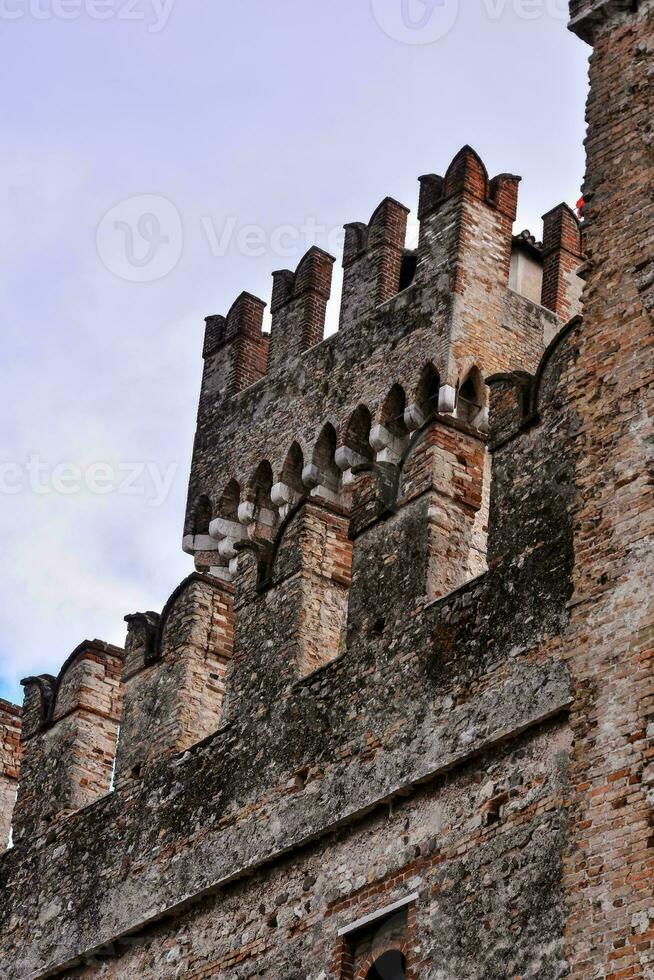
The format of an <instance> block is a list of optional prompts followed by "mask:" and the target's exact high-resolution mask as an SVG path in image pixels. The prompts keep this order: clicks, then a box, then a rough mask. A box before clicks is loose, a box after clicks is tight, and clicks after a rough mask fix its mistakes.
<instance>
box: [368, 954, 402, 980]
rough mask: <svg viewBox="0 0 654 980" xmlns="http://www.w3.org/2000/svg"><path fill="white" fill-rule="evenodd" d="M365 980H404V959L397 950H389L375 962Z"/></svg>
mask: <svg viewBox="0 0 654 980" xmlns="http://www.w3.org/2000/svg"><path fill="white" fill-rule="evenodd" d="M366 980H406V959H405V958H404V955H403V954H402V953H400V951H399V950H398V949H391V950H389V951H388V952H387V953H384V954H383V956H380V957H379V959H377V960H375V962H374V963H373V965H372V966H371V967H370V969H369V970H368V972H367V974H366Z"/></svg>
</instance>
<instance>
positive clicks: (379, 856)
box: [0, 0, 654, 980]
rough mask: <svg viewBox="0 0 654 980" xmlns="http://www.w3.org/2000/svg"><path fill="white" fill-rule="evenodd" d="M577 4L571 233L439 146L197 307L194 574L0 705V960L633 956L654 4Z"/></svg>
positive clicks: (645, 931) (588, 964)
mask: <svg viewBox="0 0 654 980" xmlns="http://www.w3.org/2000/svg"><path fill="white" fill-rule="evenodd" d="M573 17H574V18H576V19H575V20H573V27H574V28H575V29H576V30H578V31H579V33H581V34H582V36H583V35H586V36H588V37H592V38H593V39H594V40H595V42H596V50H595V53H594V56H593V58H592V60H591V95H590V99H589V109H588V119H589V134H588V140H587V147H588V161H589V162H588V166H589V174H588V177H587V179H586V183H585V187H584V197H585V200H586V202H587V204H586V207H585V208H584V214H585V215H586V214H587V215H588V220H585V221H584V225H583V228H582V227H580V225H579V222H578V221H577V219H576V216H575V215H574V214H573V213H572V211H571V210H570V209H569V208H567V206H565V205H560V206H559V207H557V208H555V209H553V210H552V211H550V212H548V213H547V214H546V216H545V219H544V234H543V241H542V243H539V242H538V241H537V240H536V238H535V237H534V236H533V235H531V234H530V233H528V232H524V233H522V234H520V235H514V233H513V227H512V225H513V218H514V215H515V205H516V194H517V178H515V177H513V176H511V175H502V176H500V177H499V178H496V179H495V180H489V178H488V174H487V173H486V170H485V167H484V166H483V164H482V162H481V161H480V160H479V158H478V157H477V155H476V154H475V153H474V152H473V151H472V150H470V149H469V148H468V147H466V148H464V150H463V151H461V153H460V154H459V155H458V156H457V158H456V159H455V161H454V163H453V164H452V165H451V166H450V168H448V170H447V171H446V175H445V177H443V178H440V177H437V176H433V177H428V178H423V180H422V182H421V204H420V238H419V245H418V249H417V250H416V251H415V252H408V251H407V249H406V248H405V247H404V222H405V219H406V212H405V209H404V208H403V207H402V206H401V205H399V204H397V202H395V201H393V200H391V199H387V200H386V201H385V202H384V203H383V205H382V206H381V208H380V209H377V211H376V212H375V215H373V220H372V221H371V222H370V223H369V224H368V225H367V226H364V225H361V226H351V227H350V228H349V229H348V232H347V242H346V258H345V265H346V268H345V272H346V273H347V274H348V276H349V279H348V285H347V292H346V298H345V304H344V312H345V316H344V318H343V319H342V322H341V330H339V332H338V333H337V334H336V335H334V336H333V337H330V338H328V339H327V340H325V341H323V342H317V340H318V338H319V334H320V330H321V326H320V325H321V324H322V323H323V322H324V309H325V304H326V302H327V298H328V296H329V292H330V282H331V271H332V261H333V260H332V259H331V257H330V256H327V255H326V254H325V253H323V252H321V251H320V250H318V249H314V250H310V252H309V253H308V255H307V256H305V258H304V259H303V260H302V262H301V263H300V264H299V266H298V269H297V270H296V271H295V272H294V273H292V272H288V271H283V272H280V273H277V274H276V276H275V279H274V294H273V303H272V307H273V337H272V339H271V341H270V358H269V360H268V362H267V363H264V356H263V355H264V352H267V347H266V344H267V343H268V341H267V339H264V338H263V334H262V331H261V317H262V309H263V303H262V302H261V301H260V300H256V298H254V297H251V296H248V295H247V294H243V295H242V296H241V297H240V298H239V300H238V301H237V303H236V304H235V306H234V307H233V309H232V311H231V312H230V314H229V315H228V316H227V317H226V318H225V319H224V320H223V319H222V318H217V319H215V321H214V322H213V323H212V324H209V325H208V337H207V343H206V345H205V354H206V357H205V368H204V378H203V386H202V393H201V400H200V410H199V414H198V429H197V434H196V440H195V450H194V456H193V465H192V473H191V480H190V487H189V499H188V509H187V517H186V525H185V537H184V547H185V549H186V550H187V551H188V552H189V553H190V554H192V555H193V557H194V560H195V564H196V571H195V572H194V573H192V574H191V575H190V576H189V577H188V578H187V579H185V581H184V582H182V583H181V585H179V586H178V587H177V588H176V589H175V590H174V592H173V594H172V595H171V597H170V599H169V601H168V602H167V603H166V605H165V607H164V609H163V610H162V612H161V614H158V613H156V612H145V613H136V614H132V615H129V616H128V617H127V626H128V635H127V642H126V646H125V651H124V652H123V651H122V650H119V649H117V648H115V647H108V646H106V645H104V644H101V643H99V642H97V641H93V642H91V643H88V642H86V643H83V644H81V646H80V647H78V648H77V650H76V651H75V652H74V654H73V655H72V656H71V657H70V658H69V660H68V661H67V663H66V664H65V665H64V668H63V669H62V671H61V672H60V674H59V676H58V677H57V678H53V677H50V676H47V675H44V676H42V677H39V678H31V679H28V681H26V682H25V683H26V686H25V705H24V708H23V710H22V712H21V711H20V709H17V708H15V707H14V706H11V705H7V704H6V703H0V718H1V719H2V723H3V742H2V744H3V756H2V758H0V767H1V768H0V791H2V792H4V790H3V786H4V788H5V789H6V788H7V787H8V788H9V792H10V793H11V792H12V791H13V786H14V784H15V782H16V774H17V760H18V758H19V756H20V755H21V753H22V760H21V766H20V789H19V795H18V803H17V806H16V811H15V815H14V841H15V846H14V847H13V848H9V849H7V850H6V851H5V852H4V853H3V854H2V855H1V856H0V877H1V880H2V887H1V888H0V894H2V895H3V897H4V898H5V901H4V902H0V934H1V935H2V942H1V943H0V975H1V976H2V977H3V978H4V977H6V978H7V980H24V978H30V980H37V978H42V977H43V978H45V977H72V976H76V977H80V978H84V980H92V978H95V977H100V976H102V977H104V978H106V980H121V978H125V977H147V978H150V977H152V978H155V977H156V978H159V977H168V976H173V975H174V976H180V977H181V976H185V977H189V978H193V980H203V978H207V977H210V976H212V977H232V976H233V977H236V976H242V977H246V976H247V977H254V976H259V977H270V978H277V977H280V978H282V977H283V978H299V977H300V976H302V977H309V976H311V977H319V976H320V977H323V978H325V980H375V978H378V977H379V976H382V975H386V974H389V973H390V972H392V973H393V975H394V976H397V977H402V978H403V980H418V978H421V980H422V978H423V977H427V976H432V975H435V972H434V971H436V973H438V975H439V976H441V975H442V976H447V977H466V978H467V977H470V978H481V977H489V978H490V977H493V978H495V977H497V978H499V977H525V978H526V977H543V978H549V977H552V978H554V977H560V976H563V975H565V976H569V977H570V978H571V980H588V978H589V977H591V976H592V977H599V976H603V977H612V978H616V980H617V978H618V977H620V978H622V977H624V978H627V977H630V978H633V980H646V978H649V977H650V976H651V971H652V963H653V962H654V911H653V910H652V882H653V881H654V846H653V845H654V841H653V839H652V813H653V809H652V787H653V786H654V765H653V759H654V697H653V689H652V669H653V667H654V647H653V644H652V636H653V635H654V603H653V601H652V596H654V562H653V559H652V555H653V551H652V547H651V543H652V536H653V530H654V499H653V496H652V480H651V462H652V452H651V449H652V420H653V419H654V377H653V375H652V363H653V354H654V330H653V325H654V319H653V315H652V314H653V302H652V276H651V271H652V269H653V268H654V257H653V256H654V236H653V235H652V228H653V226H654V201H653V200H652V195H651V187H652V153H651V119H652V111H651V109H652V104H653V100H652V96H653V95H654V65H653V63H652V62H653V59H654V47H653V46H652V43H651V40H652V37H653V36H654V30H653V28H654V0H642V2H638V3H636V2H635V0H634V3H633V4H631V5H627V4H622V3H618V2H617V0H616V2H610V0H579V2H576V0H573ZM626 197H628V198H629V202H630V205H629V207H628V208H626V207H624V206H623V205H624V201H625V198H626ZM582 232H583V240H584V241H583V245H584V251H585V253H586V261H585V264H584V268H583V276H584V278H585V281H586V287H585V292H584V311H583V317H582V316H581V315H579V312H578V308H579V306H580V302H579V296H578V290H579V281H578V270H579V265H578V263H579V262H580V260H581V253H582V246H581V234H582ZM537 297H540V301H539V300H538V299H537ZM548 307H549V308H548ZM571 311H572V312H573V313H574V315H573V316H572V317H571V318H570V319H569V320H568V322H564V321H565V318H566V317H567V315H568V313H570V312H571ZM255 354H256V356H255ZM253 366H254V367H253ZM254 368H256V370H255V369H254ZM255 376H256V377H255ZM491 472H492V481H491ZM118 725H120V739H118V737H117V735H118ZM21 727H22V738H21V746H20V747H19V746H18V742H17V738H18V732H19V730H20V728H21ZM116 743H117V744H116ZM2 773H4V774H5V778H6V780H9V782H5V783H4V784H3V783H2V778H3V776H2ZM12 781H13V782H12ZM2 800H3V797H2V796H0V801H2ZM6 813H7V810H6V807H5V806H4V804H3V808H2V809H0V815H1V816H2V819H3V820H4V821H5V825H6Z"/></svg>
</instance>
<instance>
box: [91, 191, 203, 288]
mask: <svg viewBox="0 0 654 980" xmlns="http://www.w3.org/2000/svg"><path fill="white" fill-rule="evenodd" d="M96 244H97V249H98V255H99V256H100V259H101V260H102V262H103V264H104V265H105V266H106V267H107V269H109V271H110V272H113V274H114V275H116V276H118V277H119V278H120V279H126V280H127V281H128V282H154V281H155V280H157V279H163V277H164V276H167V275H168V273H169V272H172V270H173V269H174V268H175V266H176V265H177V263H178V262H179V260H180V258H181V256H182V248H183V244H184V232H183V229H182V219H181V217H180V214H179V211H178V210H177V208H176V207H175V205H174V204H171V202H170V201H168V200H167V199H166V198H165V197H160V196H158V195H156V194H139V195H137V196H136V197H130V198H129V199H128V200H127V201H122V202H121V203H120V204H117V205H116V206H115V207H113V208H112V209H111V210H110V211H108V212H107V213H106V214H105V216H104V218H103V219H102V221H101V222H100V224H99V225H98V231H97V235H96Z"/></svg>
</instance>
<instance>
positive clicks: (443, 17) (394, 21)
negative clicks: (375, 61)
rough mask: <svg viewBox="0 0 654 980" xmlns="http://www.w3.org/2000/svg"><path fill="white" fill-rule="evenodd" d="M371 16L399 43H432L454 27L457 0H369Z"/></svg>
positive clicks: (457, 5) (457, 9)
mask: <svg viewBox="0 0 654 980" xmlns="http://www.w3.org/2000/svg"><path fill="white" fill-rule="evenodd" d="M371 3H372V11H373V14H374V16H375V20H376V21H377V23H378V24H379V26H380V27H381V29H382V30H383V31H384V33H385V34H387V35H388V36H389V37H391V38H393V40H395V41H400V42H402V43H403V44H433V43H434V41H440V40H441V39H442V38H444V37H445V35H446V34H449V32H450V31H451V30H452V28H453V27H454V25H455V23H456V20H457V17H458V16H459V0H371Z"/></svg>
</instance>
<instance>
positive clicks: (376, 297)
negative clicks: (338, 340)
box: [340, 197, 409, 329]
mask: <svg viewBox="0 0 654 980" xmlns="http://www.w3.org/2000/svg"><path fill="white" fill-rule="evenodd" d="M408 215H409V208H406V207H405V206H404V205H403V204H400V203H399V202H398V201H395V200H393V198H391V197H387V198H385V199H384V200H383V201H382V202H381V204H380V205H379V206H378V207H377V208H376V209H375V211H374V213H373V215H372V217H371V219H370V221H369V222H368V224H367V225H366V224H363V223H361V222H354V223H352V224H347V225H345V245H344V249H343V294H342V298H341V318H340V326H341V329H343V328H344V327H347V326H348V325H350V324H351V323H355V322H356V321H357V320H359V319H360V318H361V317H362V316H365V315H366V314H367V313H370V312H371V311H372V310H374V309H375V308H376V307H378V306H380V305H381V304H383V303H385V302H386V301H387V300H389V299H391V297H393V296H395V295H396V294H397V293H398V292H399V291H400V279H401V272H402V260H403V257H404V252H405V243H406V229H407V218H408Z"/></svg>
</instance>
